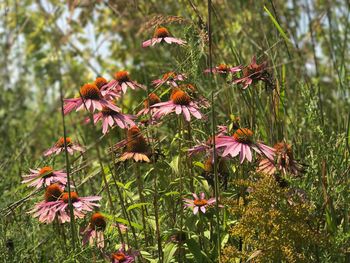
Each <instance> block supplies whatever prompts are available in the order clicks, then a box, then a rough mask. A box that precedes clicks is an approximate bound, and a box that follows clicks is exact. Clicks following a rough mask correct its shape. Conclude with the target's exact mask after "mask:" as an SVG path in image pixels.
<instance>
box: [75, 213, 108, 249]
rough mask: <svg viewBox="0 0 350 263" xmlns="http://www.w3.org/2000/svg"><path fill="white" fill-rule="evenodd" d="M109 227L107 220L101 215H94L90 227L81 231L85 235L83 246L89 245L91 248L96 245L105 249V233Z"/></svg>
mask: <svg viewBox="0 0 350 263" xmlns="http://www.w3.org/2000/svg"><path fill="white" fill-rule="evenodd" d="M106 226H107V221H106V218H105V217H104V216H103V215H102V214H101V213H98V212H96V213H94V214H92V216H91V219H90V222H89V224H88V226H87V227H86V228H85V229H83V230H82V231H81V234H82V235H83V246H85V245H86V244H87V243H89V244H90V246H92V245H94V244H96V246H97V247H99V248H103V247H104V235H103V231H104V230H105V228H106Z"/></svg>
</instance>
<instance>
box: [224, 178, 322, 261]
mask: <svg viewBox="0 0 350 263" xmlns="http://www.w3.org/2000/svg"><path fill="white" fill-rule="evenodd" d="M236 183H237V186H238V187H243V188H245V189H248V191H244V193H245V197H242V196H241V197H240V199H239V200H235V202H232V201H228V202H226V204H227V205H229V206H230V213H231V214H232V215H233V216H235V217H236V218H237V219H238V223H237V224H235V225H234V226H233V227H232V228H231V230H230V235H231V238H232V239H233V240H236V241H237V245H236V246H228V247H226V248H225V249H224V250H223V253H222V254H223V255H222V262H225V263H226V262H237V261H236V260H238V259H241V260H243V261H244V262H245V261H246V260H248V259H249V260H251V261H250V262H317V261H318V254H317V251H318V250H317V249H319V248H320V247H322V246H325V245H326V238H325V235H323V233H322V232H320V231H319V230H318V229H316V226H315V225H314V224H315V223H314V222H316V221H317V220H315V218H313V212H314V211H313V206H312V205H311V204H310V203H309V202H307V201H306V200H305V198H301V197H300V196H298V195H297V194H295V191H293V189H292V188H281V187H280V186H279V185H278V183H277V182H276V181H275V179H274V178H273V177H270V176H265V177H262V178H260V179H259V180H257V181H255V182H252V181H250V182H249V181H248V180H246V181H245V180H243V181H242V180H241V181H237V182H236ZM247 192H249V194H247ZM242 198H243V199H244V201H243V202H242V201H241V200H242Z"/></svg>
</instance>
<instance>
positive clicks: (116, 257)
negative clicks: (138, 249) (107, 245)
mask: <svg viewBox="0 0 350 263" xmlns="http://www.w3.org/2000/svg"><path fill="white" fill-rule="evenodd" d="M135 256H136V253H135V252H133V251H132V250H131V249H130V248H129V249H128V250H125V244H122V247H121V248H120V249H119V250H118V251H117V252H114V253H112V254H111V255H110V259H111V262H112V263H132V262H134V261H135Z"/></svg>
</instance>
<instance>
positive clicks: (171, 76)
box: [162, 71, 176, 80]
mask: <svg viewBox="0 0 350 263" xmlns="http://www.w3.org/2000/svg"><path fill="white" fill-rule="evenodd" d="M175 77H176V74H175V72H173V71H170V72H167V73H165V74H164V75H163V77H162V79H163V80H174V78H175Z"/></svg>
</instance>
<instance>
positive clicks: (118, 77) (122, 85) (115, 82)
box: [101, 70, 146, 95]
mask: <svg viewBox="0 0 350 263" xmlns="http://www.w3.org/2000/svg"><path fill="white" fill-rule="evenodd" d="M128 87H129V88H131V89H133V90H135V89H146V88H145V87H144V86H143V85H141V84H139V83H137V82H136V81H134V80H131V79H130V76H129V72H127V71H125V70H121V71H118V72H116V73H114V79H112V80H111V81H109V82H108V84H107V85H105V86H104V87H103V88H102V90H101V91H102V94H103V95H104V94H108V93H111V92H113V93H116V94H117V93H119V92H120V91H123V93H125V92H126V90H127V89H128Z"/></svg>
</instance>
